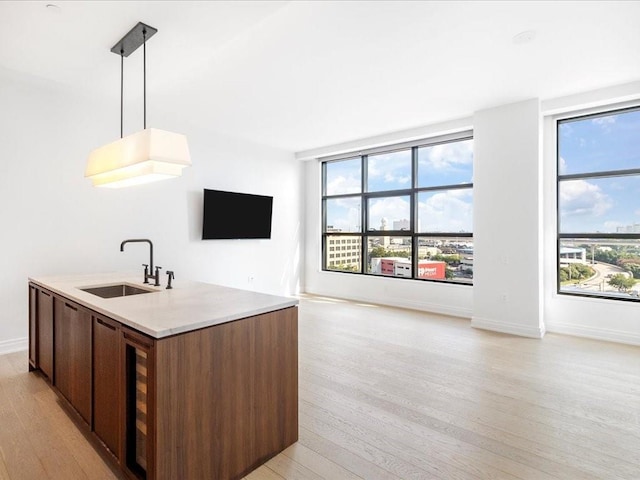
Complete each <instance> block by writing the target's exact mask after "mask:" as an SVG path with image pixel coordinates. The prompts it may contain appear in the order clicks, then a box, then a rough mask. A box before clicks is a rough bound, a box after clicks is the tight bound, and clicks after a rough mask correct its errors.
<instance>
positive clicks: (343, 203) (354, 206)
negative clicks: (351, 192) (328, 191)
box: [325, 197, 361, 232]
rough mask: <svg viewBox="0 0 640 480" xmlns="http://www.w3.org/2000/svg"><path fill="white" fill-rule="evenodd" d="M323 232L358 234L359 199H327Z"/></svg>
mask: <svg viewBox="0 0 640 480" xmlns="http://www.w3.org/2000/svg"><path fill="white" fill-rule="evenodd" d="M325 208H326V214H327V217H326V218H327V224H326V225H325V232H360V219H361V215H360V197H355V198H328V199H327V200H326V203H325Z"/></svg>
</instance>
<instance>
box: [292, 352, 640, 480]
mask: <svg viewBox="0 0 640 480" xmlns="http://www.w3.org/2000/svg"><path fill="white" fill-rule="evenodd" d="M328 360H329V357H323V358H320V359H319V360H318V363H317V365H316V366H315V367H314V368H315V373H318V372H319V371H322V370H323V369H325V367H326V364H327V361H328ZM359 368H360V365H359V363H357V361H355V360H354V361H352V363H351V364H350V365H347V364H346V363H345V362H344V361H342V362H341V372H340V375H341V376H344V375H346V374H347V373H346V372H350V373H351V375H350V376H349V377H347V378H344V379H341V378H340V377H337V376H336V375H335V373H334V372H333V371H330V372H329V373H328V374H327V375H328V378H326V384H327V385H328V386H334V387H335V386H336V385H340V384H341V383H342V384H343V386H344V389H345V390H346V391H351V390H352V385H353V384H354V382H358V381H359V379H360V378H361V377H362V373H361V372H359V371H358V370H359ZM367 374H368V379H369V381H370V382H374V383H377V384H384V385H385V386H391V387H393V388H392V389H389V390H388V391H387V389H384V390H382V391H379V392H378V395H379V396H383V397H384V398H385V399H386V400H391V401H392V403H393V400H392V399H391V398H390V397H393V396H395V397H396V402H397V403H398V404H400V405H404V406H406V407H409V408H417V409H419V410H420V411H422V412H423V413H428V412H427V410H429V411H430V412H429V413H431V415H432V416H435V417H439V418H442V417H443V415H442V414H440V413H439V412H438V411H434V410H432V408H431V407H434V406H436V407H439V408H440V409H441V410H442V411H445V412H450V413H453V414H455V417H454V418H456V419H457V418H460V417H464V415H465V411H464V410H468V412H470V413H471V414H472V415H473V416H475V417H478V416H481V417H482V416H485V417H486V418H487V420H486V422H485V425H486V426H487V429H485V430H486V431H488V429H489V428H491V427H490V426H491V425H492V424H495V423H496V418H497V417H499V422H500V421H502V422H503V426H504V428H505V429H506V432H505V431H499V432H493V433H492V434H490V435H489V436H493V437H494V438H495V437H496V434H497V435H500V436H503V437H513V435H512V433H511V431H513V430H514V428H515V429H516V430H517V429H518V427H517V425H518V424H519V423H520V418H519V417H517V416H513V415H511V417H512V418H511V419H510V421H511V422H512V423H511V424H507V423H504V418H505V414H504V412H500V415H495V413H496V409H498V410H499V405H500V404H501V399H500V398H487V400H486V402H485V403H486V404H488V405H491V409H488V410H487V409H483V408H481V405H482V402H480V404H479V405H478V406H476V405H474V401H469V400H467V398H465V395H462V396H460V397H459V401H458V402H451V398H452V397H454V398H455V397H457V396H459V395H460V394H459V392H456V391H454V390H452V389H451V388H444V387H442V386H437V385H432V384H429V385H428V386H427V388H425V385H424V379H418V378H415V379H414V380H415V381H413V382H411V388H410V389H409V388H407V384H406V382H404V381H397V378H399V377H398V372H393V373H392V374H389V375H386V376H384V375H382V376H378V375H377V374H376V372H375V368H368V369H367ZM304 375H305V368H304V367H303V368H302V369H301V379H302V381H301V385H303V386H304V382H305V380H304V379H305V377H304ZM317 381H318V380H316V383H317ZM372 385H373V384H372ZM365 388H367V387H366V386H365V385H363V386H362V389H365ZM362 389H361V390H362ZM438 389H439V390H440V391H439V392H435V390H438ZM464 389H466V387H464ZM369 390H370V391H373V392H374V393H373V395H374V396H375V388H373V387H372V388H369ZM474 394H475V395H476V396H478V395H480V396H482V395H485V394H484V393H482V392H478V391H475V390H471V391H469V393H468V394H467V395H469V397H470V398H472V397H473V395H474ZM502 400H503V399H502ZM510 402H511V404H512V407H509V408H513V409H514V411H517V409H518V408H522V406H523V402H521V401H520V402H518V401H515V403H514V399H511V400H510ZM461 404H463V405H464V404H468V405H469V406H468V407H466V408H465V409H463V410H461V409H460V408H459V407H460V405H461ZM425 405H426V406H425ZM384 408H385V409H387V410H388V407H384ZM525 410H526V409H525ZM506 416H508V414H507V415H506ZM426 418H429V417H426ZM446 421H447V424H450V423H459V422H457V421H456V420H455V419H454V420H452V419H451V417H450V418H448V419H447V420H446ZM605 425H606V424H605ZM529 427H530V425H529ZM442 428H445V427H442ZM465 428H466V426H465ZM597 428H601V426H598V427H597ZM605 428H608V429H611V428H612V427H611V426H608V427H605ZM472 430H475V429H473V428H472ZM521 431H522V433H521V435H522V436H521V437H520V438H511V441H510V444H511V445H513V444H514V441H516V442H517V443H519V444H520V445H525V444H526V445H527V446H526V447H525V449H527V450H529V451H536V452H537V453H538V454H540V453H542V456H543V457H546V458H548V459H550V460H552V461H562V458H563V457H564V452H563V450H567V449H570V450H571V453H570V454H571V455H577V456H581V457H582V461H581V464H582V467H586V466H589V467H590V469H591V470H593V471H594V472H596V474H602V473H598V472H599V471H601V469H602V468H607V466H608V465H609V464H611V463H612V462H613V461H615V462H616V463H617V468H618V470H620V471H621V472H622V473H624V469H626V473H625V475H631V472H633V471H635V469H636V468H637V464H636V463H635V462H634V460H633V459H634V458H636V457H637V456H638V452H637V451H636V452H635V453H634V452H627V451H625V450H622V451H621V452H620V453H616V452H615V450H614V451H613V453H614V455H613V456H614V457H615V458H608V457H609V456H610V455H609V454H607V453H603V452H602V448H601V446H599V447H597V448H593V449H592V448H584V449H582V448H581V447H580V446H578V445H575V444H571V445H568V446H567V444H566V438H564V436H563V438H558V439H556V440H553V439H552V438H550V437H548V436H547V438H546V439H544V441H543V443H542V444H538V445H536V444H535V443H532V442H531V441H530V439H529V436H530V435H531V433H530V430H529V429H527V430H525V429H521ZM482 434H483V435H485V434H486V432H482ZM584 439H585V442H588V441H592V440H590V439H589V437H584ZM547 444H548V445H549V446H548V447H546V448H545V446H546V445H547ZM631 445H633V443H631ZM614 448H615V446H614ZM558 450H560V452H558ZM580 450H582V452H580ZM605 450H609V451H611V449H610V448H607V449H605ZM580 453H582V454H581V455H580ZM594 454H596V457H594ZM599 457H602V462H603V463H604V467H603V466H602V465H598V464H597V463H593V462H592V459H593V458H599ZM588 471H589V469H587V470H585V472H588ZM586 474H587V473H583V475H586Z"/></svg>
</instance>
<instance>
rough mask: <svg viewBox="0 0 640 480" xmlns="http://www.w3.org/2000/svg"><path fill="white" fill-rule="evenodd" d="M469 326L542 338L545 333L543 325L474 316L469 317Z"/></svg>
mask: <svg viewBox="0 0 640 480" xmlns="http://www.w3.org/2000/svg"><path fill="white" fill-rule="evenodd" d="M471 326H472V327H474V328H480V329H482V330H491V331H492V332H500V333H508V334H510V335H518V336H520V337H530V338H542V337H544V333H545V329H544V327H528V326H523V325H514V324H513V323H507V322H499V321H497V320H489V319H488V318H480V317H475V316H474V317H472V318H471Z"/></svg>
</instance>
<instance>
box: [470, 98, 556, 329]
mask: <svg viewBox="0 0 640 480" xmlns="http://www.w3.org/2000/svg"><path fill="white" fill-rule="evenodd" d="M540 118H541V117H540V102H539V100H538V99H533V100H527V101H523V102H519V103H514V104H509V105H503V106H500V107H496V108H491V109H487V110H482V111H479V112H476V113H475V115H474V122H473V124H474V162H475V164H474V180H473V190H474V194H473V196H474V227H473V232H474V233H473V235H474V279H473V283H474V287H473V290H474V291H473V317H472V321H471V325H472V326H474V327H476V328H482V329H487V330H494V331H499V332H505V333H511V334H515V335H522V336H527V337H536V338H540V337H542V336H543V335H544V325H543V323H542V312H543V309H542V285H541V280H542V275H541V263H542V262H541V260H542V258H541V257H542V256H541V247H542V241H541V224H542V222H541V212H542V209H541V201H542V197H541V171H542V170H541V165H542V164H541V138H540V132H541V120H540Z"/></svg>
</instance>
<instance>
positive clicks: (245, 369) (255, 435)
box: [29, 273, 298, 480]
mask: <svg viewBox="0 0 640 480" xmlns="http://www.w3.org/2000/svg"><path fill="white" fill-rule="evenodd" d="M116 285H117V286H118V287H117V288H116V287H112V286H116ZM119 288H122V290H117V289H119ZM114 291H119V292H120V293H115V294H114V293H113V292H114ZM90 292H94V293H90ZM105 292H109V295H115V296H112V297H111V298H102V296H101V295H106V293H105ZM96 293H97V294H96ZM297 304H298V300H297V299H295V298H288V297H280V296H274V295H267V294H262V293H257V292H249V291H245V290H240V289H233V288H228V287H223V286H219V285H210V284H206V283H199V282H183V281H178V282H177V283H175V284H174V288H173V289H171V290H167V289H165V288H164V287H153V286H149V285H144V284H142V282H141V279H140V278H137V277H136V276H131V275H124V274H118V273H109V274H100V275H70V276H54V277H35V278H30V279H29V307H30V308H29V312H30V323H29V325H30V327H29V328H30V341H29V363H30V369H31V370H38V371H40V372H41V373H42V374H43V376H44V377H45V378H46V379H47V380H48V381H49V382H50V384H51V386H52V388H53V389H54V390H56V391H57V392H58V393H59V394H60V397H61V398H62V399H63V401H64V402H65V403H66V404H68V405H70V406H71V407H72V408H73V411H74V412H75V413H77V414H78V417H79V419H80V420H81V422H80V423H81V424H85V425H86V427H87V428H88V429H89V430H90V431H91V432H92V434H93V436H94V438H95V439H97V440H98V442H97V443H98V444H99V445H100V446H101V447H102V448H105V449H106V450H107V451H109V452H110V454H111V457H112V459H113V461H114V462H115V463H116V464H117V465H118V466H119V467H120V468H122V470H123V471H124V472H126V473H127V475H128V476H130V477H131V478H144V479H150V480H168V479H236V478H242V477H243V476H245V475H246V474H248V473H249V472H250V471H252V470H253V469H255V468H257V467H258V466H260V465H261V464H262V463H264V462H265V461H267V460H268V459H269V458H271V457H273V456H274V455H276V454H278V453H279V452H280V451H282V450H284V449H285V448H286V447H288V446H289V445H291V444H292V443H294V442H295V441H297V438H298V392H297V389H298V356H297V355H298V336H297V331H298V330H297V320H298V315H297Z"/></svg>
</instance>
